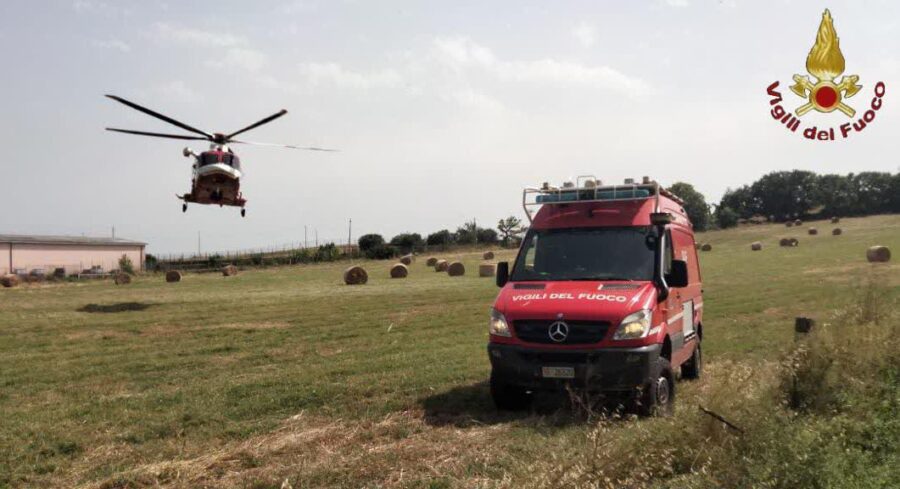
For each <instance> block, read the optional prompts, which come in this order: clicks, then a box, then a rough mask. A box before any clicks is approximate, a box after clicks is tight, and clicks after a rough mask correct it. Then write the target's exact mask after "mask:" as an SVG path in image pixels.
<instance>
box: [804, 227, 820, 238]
mask: <svg viewBox="0 0 900 489" xmlns="http://www.w3.org/2000/svg"><path fill="white" fill-rule="evenodd" d="M806 232H807V233H809V234H810V235H811V236H815V235H817V234H819V230H818V229H816V228H809V229H808V230H807V231H806Z"/></svg>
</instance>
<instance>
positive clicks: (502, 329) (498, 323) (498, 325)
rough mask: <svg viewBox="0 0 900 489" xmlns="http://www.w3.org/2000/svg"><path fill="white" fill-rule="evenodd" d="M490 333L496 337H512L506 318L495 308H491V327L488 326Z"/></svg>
mask: <svg viewBox="0 0 900 489" xmlns="http://www.w3.org/2000/svg"><path fill="white" fill-rule="evenodd" d="M488 331H490V333H491V334H492V335H494V336H506V337H510V336H512V334H510V332H509V325H508V324H506V318H505V317H503V314H500V312H499V311H497V310H496V309H494V308H493V307H492V308H491V322H490V326H488Z"/></svg>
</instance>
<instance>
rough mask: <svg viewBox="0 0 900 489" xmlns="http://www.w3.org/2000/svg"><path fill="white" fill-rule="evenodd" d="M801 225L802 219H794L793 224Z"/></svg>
mask: <svg viewBox="0 0 900 489" xmlns="http://www.w3.org/2000/svg"><path fill="white" fill-rule="evenodd" d="M802 225H803V221H801V220H800V219H797V220H796V221H794V226H802Z"/></svg>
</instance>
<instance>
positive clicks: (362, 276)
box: [344, 267, 369, 285]
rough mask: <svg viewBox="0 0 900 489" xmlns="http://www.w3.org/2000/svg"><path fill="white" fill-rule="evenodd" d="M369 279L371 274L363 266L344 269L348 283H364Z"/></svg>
mask: <svg viewBox="0 0 900 489" xmlns="http://www.w3.org/2000/svg"><path fill="white" fill-rule="evenodd" d="M368 281H369V274H368V273H366V270H365V269H364V268H363V267H350V268H348V269H346V270H344V283H345V284H347V285H363V284H365V283H366V282H368Z"/></svg>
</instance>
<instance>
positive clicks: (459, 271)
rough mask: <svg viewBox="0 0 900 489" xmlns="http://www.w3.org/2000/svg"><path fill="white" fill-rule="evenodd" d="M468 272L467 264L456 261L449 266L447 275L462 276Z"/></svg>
mask: <svg viewBox="0 0 900 489" xmlns="http://www.w3.org/2000/svg"><path fill="white" fill-rule="evenodd" d="M465 274H466V266H465V265H463V264H462V263H461V262H458V261H455V262H453V263H451V264H450V265H448V266H447V275H450V276H451V277H461V276H463V275H465Z"/></svg>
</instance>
